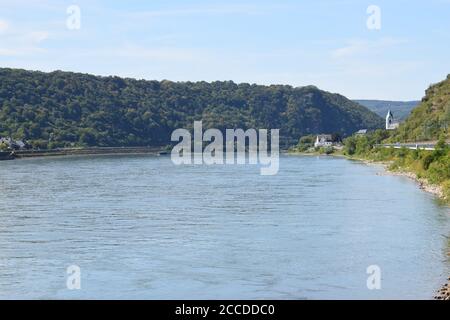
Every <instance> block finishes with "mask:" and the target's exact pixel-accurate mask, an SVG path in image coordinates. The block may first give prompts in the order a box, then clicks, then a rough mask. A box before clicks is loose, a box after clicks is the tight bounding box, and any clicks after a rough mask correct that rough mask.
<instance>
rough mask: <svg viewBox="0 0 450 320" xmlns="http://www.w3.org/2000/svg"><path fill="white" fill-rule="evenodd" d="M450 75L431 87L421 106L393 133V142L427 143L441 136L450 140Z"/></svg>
mask: <svg viewBox="0 0 450 320" xmlns="http://www.w3.org/2000/svg"><path fill="white" fill-rule="evenodd" d="M449 125H450V75H448V76H447V79H446V80H444V81H441V82H439V83H437V84H434V85H432V86H430V87H429V88H428V89H427V90H426V94H425V97H424V98H423V99H422V102H421V103H420V105H419V106H418V107H417V108H415V109H414V110H413V111H412V112H411V115H410V116H409V117H408V118H407V119H406V121H405V122H404V123H403V124H401V125H400V127H399V128H398V130H396V131H395V132H394V133H393V136H392V137H391V140H393V141H400V142H407V141H427V140H437V139H439V138H440V137H441V136H444V137H445V138H446V139H450V131H449Z"/></svg>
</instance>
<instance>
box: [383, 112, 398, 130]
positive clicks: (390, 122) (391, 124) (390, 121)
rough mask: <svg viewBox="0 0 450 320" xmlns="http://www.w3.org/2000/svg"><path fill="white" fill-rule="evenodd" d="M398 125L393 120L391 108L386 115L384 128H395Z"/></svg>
mask: <svg viewBox="0 0 450 320" xmlns="http://www.w3.org/2000/svg"><path fill="white" fill-rule="evenodd" d="M398 126H399V123H398V122H396V121H395V119H394V115H393V114H392V112H391V110H389V111H388V113H387V115H386V130H395V129H397V128H398Z"/></svg>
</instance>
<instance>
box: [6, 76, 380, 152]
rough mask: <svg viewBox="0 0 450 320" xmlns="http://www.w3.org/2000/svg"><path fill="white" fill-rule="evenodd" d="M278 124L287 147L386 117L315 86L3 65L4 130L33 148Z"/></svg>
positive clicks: (139, 142) (133, 142) (156, 140)
mask: <svg viewBox="0 0 450 320" xmlns="http://www.w3.org/2000/svg"><path fill="white" fill-rule="evenodd" d="M194 120H203V127H204V128H205V129H206V128H211V127H214V128H219V129H222V130H223V129H225V128H243V129H247V128H256V129H257V128H269V129H270V128H279V129H280V135H281V141H280V143H281V144H282V145H283V144H284V145H290V144H295V143H297V141H298V139H299V138H300V137H301V136H303V135H305V134H311V133H334V132H336V133H340V134H342V135H344V136H345V135H350V134H352V133H353V132H355V131H357V130H358V129H362V128H368V129H371V128H379V127H381V126H382V125H383V120H382V119H381V118H380V117H378V116H377V115H376V114H374V113H372V112H370V111H369V110H367V109H366V108H364V107H362V106H360V105H358V104H357V103H354V102H352V101H350V100H348V99H346V98H345V97H343V96H341V95H338V94H331V93H328V92H324V91H321V90H319V89H317V88H316V87H312V86H308V87H300V88H293V87H291V86H284V85H272V86H261V85H250V84H246V83H243V84H235V83H233V82H231V81H226V82H212V83H207V82H195V83H194V82H178V83H177V82H171V81H145V80H135V79H128V78H126V79H124V78H118V77H98V76H93V75H88V74H78V73H70V72H61V71H56V72H51V73H43V72H35V71H25V70H18V69H7V68H0V136H12V137H13V138H15V139H26V140H28V141H30V142H31V143H32V145H33V146H35V147H41V148H52V147H66V146H159V145H166V144H168V143H170V135H171V133H172V131H173V130H174V129H176V128H188V129H189V128H191V127H192V125H193V121H194Z"/></svg>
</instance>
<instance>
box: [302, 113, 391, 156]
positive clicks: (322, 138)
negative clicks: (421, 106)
mask: <svg viewBox="0 0 450 320" xmlns="http://www.w3.org/2000/svg"><path fill="white" fill-rule="evenodd" d="M398 126H399V122H398V121H395V118H394V114H393V113H392V111H391V110H389V111H388V113H387V115H386V126H385V129H386V130H395V129H397V128H398ZM367 133H368V130H367V129H360V130H358V131H357V132H355V133H354V134H355V135H357V136H360V135H365V134H367ZM342 147H343V146H342V139H341V137H340V136H339V135H336V134H319V135H317V136H316V138H315V141H314V144H313V145H312V146H310V148H309V150H308V151H314V150H317V149H320V148H323V149H324V150H325V151H327V150H329V151H331V150H333V149H336V150H341V149H342Z"/></svg>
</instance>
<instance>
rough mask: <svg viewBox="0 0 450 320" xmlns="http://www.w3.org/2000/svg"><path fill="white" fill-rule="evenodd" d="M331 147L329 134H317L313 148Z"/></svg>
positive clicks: (331, 139)
mask: <svg viewBox="0 0 450 320" xmlns="http://www.w3.org/2000/svg"><path fill="white" fill-rule="evenodd" d="M332 145H333V138H332V137H331V134H319V135H318V136H317V138H316V142H314V147H315V148H320V147H331V146H332Z"/></svg>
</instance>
